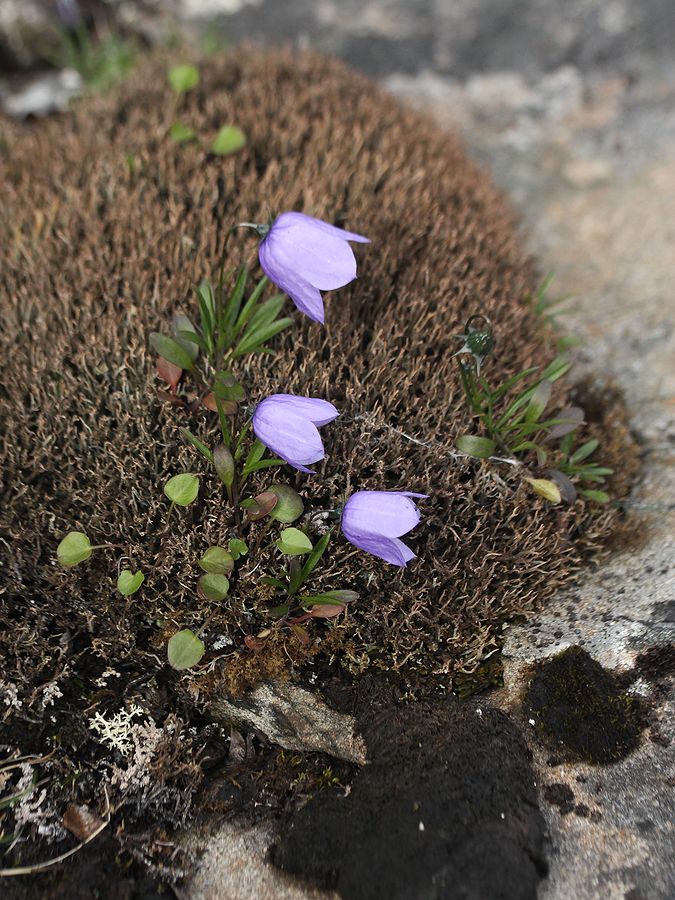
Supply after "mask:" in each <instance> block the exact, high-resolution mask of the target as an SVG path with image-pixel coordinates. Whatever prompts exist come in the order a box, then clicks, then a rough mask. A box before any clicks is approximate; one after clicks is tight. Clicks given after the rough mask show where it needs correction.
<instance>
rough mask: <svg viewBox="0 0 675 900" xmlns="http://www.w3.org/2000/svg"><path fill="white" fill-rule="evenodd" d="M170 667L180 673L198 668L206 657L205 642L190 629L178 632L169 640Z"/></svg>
mask: <svg viewBox="0 0 675 900" xmlns="http://www.w3.org/2000/svg"><path fill="white" fill-rule="evenodd" d="M166 649H167V656H168V657H169V665H170V666H172V667H173V668H174V669H178V671H179V672H180V671H182V670H183V669H190V668H192V666H196V665H197V663H198V662H199V660H200V659H201V658H202V656H203V655H204V649H205V648H204V642H203V641H200V640H199V638H198V637H197V635H196V634H194V633H193V632H192V631H190V629H189V628H185V629H183V631H178V632H176V634H174V635H172V637H170V638H169V643H168V646H167V648H166Z"/></svg>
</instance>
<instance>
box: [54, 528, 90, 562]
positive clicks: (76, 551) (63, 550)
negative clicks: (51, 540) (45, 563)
mask: <svg viewBox="0 0 675 900" xmlns="http://www.w3.org/2000/svg"><path fill="white" fill-rule="evenodd" d="M92 550H93V547H92V546H91V541H90V540H89V538H88V537H87V535H86V534H85V533H84V532H83V531H70V532H68V534H67V535H66V536H65V537H64V538H63V540H62V541H61V543H60V544H59V546H58V547H57V548H56V556H57V558H58V561H59V562H60V563H61V565H62V566H68V567H70V566H76V565H78V564H79V563H81V562H84V561H85V559H89V557H90V556H91V553H92Z"/></svg>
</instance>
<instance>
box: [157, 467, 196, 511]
mask: <svg viewBox="0 0 675 900" xmlns="http://www.w3.org/2000/svg"><path fill="white" fill-rule="evenodd" d="M164 493H165V494H166V496H167V497H168V498H169V500H170V501H171V502H172V503H175V504H176V505H177V506H189V505H190V504H191V503H193V502H194V501H195V500H196V499H197V494H198V493H199V476H198V475H193V474H192V473H191V472H184V473H183V474H182V475H174V476H173V478H169V480H168V481H167V483H166V484H165V485H164Z"/></svg>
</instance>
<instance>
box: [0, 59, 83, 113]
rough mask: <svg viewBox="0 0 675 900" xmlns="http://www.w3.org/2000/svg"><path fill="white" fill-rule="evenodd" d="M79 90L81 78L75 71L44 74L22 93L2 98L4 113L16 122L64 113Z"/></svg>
mask: <svg viewBox="0 0 675 900" xmlns="http://www.w3.org/2000/svg"><path fill="white" fill-rule="evenodd" d="M81 90H82V79H81V78H80V76H79V74H78V73H77V72H76V71H75V70H74V69H60V70H59V71H57V72H47V73H45V74H44V75H40V76H38V77H37V78H35V79H33V80H32V81H30V82H29V83H28V84H27V85H25V86H24V87H23V88H21V90H19V91H16V92H15V93H11V94H6V95H5V96H1V95H0V97H1V99H2V105H3V107H4V109H5V112H7V113H9V115H10V116H14V117H15V118H17V119H26V118H28V116H36V117H40V116H46V115H49V114H50V113H53V112H63V110H65V109H66V108H67V107H68V104H69V103H70V101H71V100H72V99H73V97H76V96H77V95H78V94H79V93H80V91H81Z"/></svg>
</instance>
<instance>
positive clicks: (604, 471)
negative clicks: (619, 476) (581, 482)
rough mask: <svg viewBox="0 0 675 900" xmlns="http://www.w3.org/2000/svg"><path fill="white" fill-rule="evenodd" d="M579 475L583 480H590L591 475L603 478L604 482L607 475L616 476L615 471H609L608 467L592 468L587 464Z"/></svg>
mask: <svg viewBox="0 0 675 900" xmlns="http://www.w3.org/2000/svg"><path fill="white" fill-rule="evenodd" d="M579 474H580V475H581V477H582V478H588V476H589V475H594V476H598V477H602V478H603V480H604V476H605V475H613V474H614V469H608V468H607V467H606V466H592V465H588V464H587V465H585V466H582V467H581V469H580V472H579Z"/></svg>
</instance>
